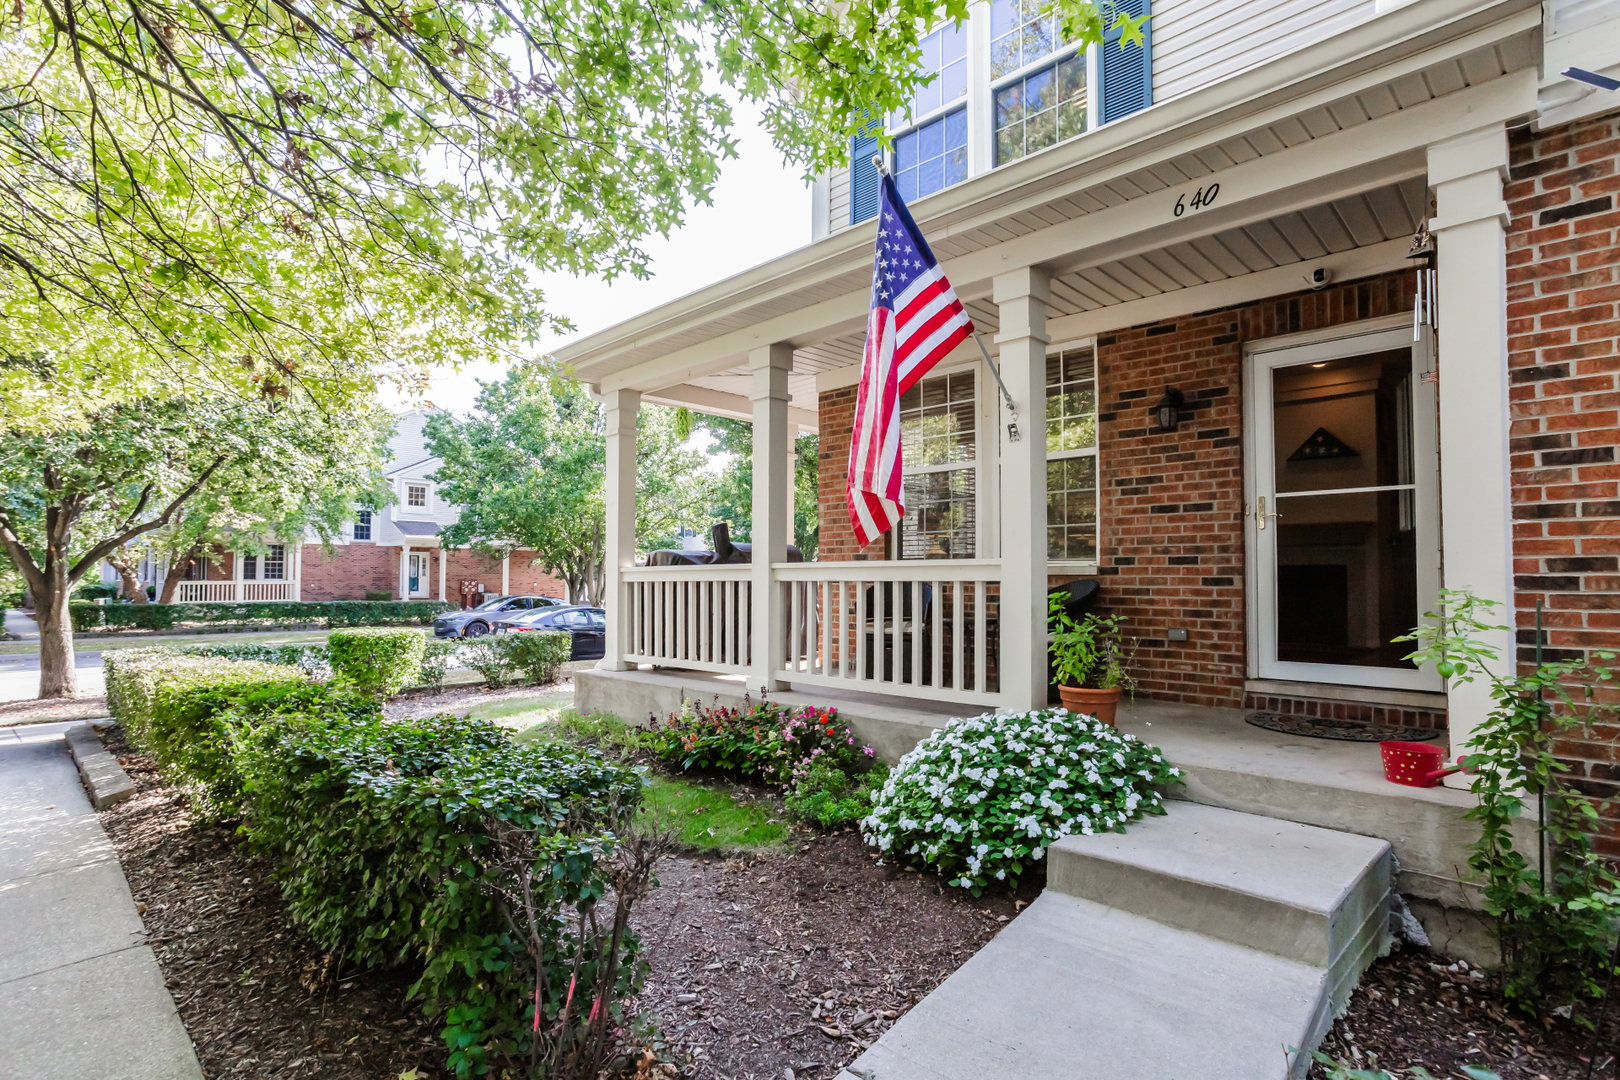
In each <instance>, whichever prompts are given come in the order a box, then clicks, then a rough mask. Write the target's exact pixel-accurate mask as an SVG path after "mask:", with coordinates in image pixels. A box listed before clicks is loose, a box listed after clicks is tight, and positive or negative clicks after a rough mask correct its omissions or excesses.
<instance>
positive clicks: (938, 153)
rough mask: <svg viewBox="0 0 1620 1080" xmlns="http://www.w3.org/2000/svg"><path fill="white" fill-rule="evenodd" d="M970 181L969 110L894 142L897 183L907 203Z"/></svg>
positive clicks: (947, 116)
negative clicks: (968, 149)
mask: <svg viewBox="0 0 1620 1080" xmlns="http://www.w3.org/2000/svg"><path fill="white" fill-rule="evenodd" d="M966 179H967V110H966V109H957V110H956V111H955V112H953V113H949V114H947V115H945V116H942V117H940V118H939V119H938V120H935V121H933V122H931V123H927V124H924V125H923V126H922V127H920V128H918V129H917V130H915V131H912V132H909V133H908V134H905V135H902V136H900V137H899V138H898V139H896V140H895V141H894V183H895V187H896V188H898V189H899V191H900V197H901V198H902V199H904V200H906V201H907V202H910V201H912V200H913V199H920V198H922V197H923V196H924V195H932V194H933V193H934V192H936V191H941V190H943V189H945V188H948V187H950V186H951V185H952V184H960V183H961V182H962V181H963V180H966Z"/></svg>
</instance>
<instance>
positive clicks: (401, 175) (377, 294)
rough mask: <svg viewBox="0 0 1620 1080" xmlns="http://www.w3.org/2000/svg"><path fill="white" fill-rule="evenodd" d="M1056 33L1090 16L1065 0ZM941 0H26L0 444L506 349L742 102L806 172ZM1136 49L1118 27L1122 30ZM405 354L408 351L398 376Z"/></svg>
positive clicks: (10, 39) (909, 82) (870, 106)
mask: <svg viewBox="0 0 1620 1080" xmlns="http://www.w3.org/2000/svg"><path fill="white" fill-rule="evenodd" d="M1060 3H1061V4H1062V7H1063V10H1064V12H1065V25H1066V27H1067V28H1068V29H1069V30H1070V33H1071V36H1072V37H1075V38H1079V39H1084V40H1101V36H1102V32H1103V29H1104V23H1105V22H1106V21H1107V18H1109V17H1112V18H1113V19H1114V22H1115V23H1116V24H1117V23H1119V22H1120V21H1121V18H1120V17H1118V16H1117V15H1115V16H1108V15H1104V14H1103V13H1102V12H1099V10H1098V8H1097V7H1096V6H1095V5H1093V4H1091V3H1089V2H1085V0H1060ZM966 13H967V4H966V0H869V2H860V3H853V4H846V3H826V2H824V0H415V2H409V3H405V2H400V3H387V4H377V3H373V2H372V0H359V2H357V3H353V2H347V0H128V2H127V3H122V4H115V5H112V4H105V3H100V2H96V0H28V2H26V3H24V2H21V0H19V3H18V4H17V5H16V6H15V10H14V11H10V12H8V22H12V21H14V22H15V27H13V26H11V25H8V26H7V30H6V36H5V41H4V43H3V44H0V423H3V424H5V425H6V426H8V427H13V428H17V427H21V426H22V425H24V424H25V423H28V422H35V423H37V424H38V426H39V427H40V429H42V430H47V429H50V428H51V427H52V426H60V425H61V424H63V423H70V422H71V423H78V424H83V423H84V422H85V420H86V418H87V417H88V416H90V415H91V414H93V413H96V412H97V411H98V410H102V409H105V408H107V407H109V406H111V405H114V404H118V403H121V402H133V401H138V400H144V399H147V398H154V397H160V396H162V395H163V394H164V393H165V392H166V388H168V387H172V386H175V385H180V384H188V385H190V384H194V383H195V382H196V381H197V380H198V379H199V378H202V377H203V376H204V375H206V377H207V380H208V381H209V383H210V384H211V385H214V386H217V387H222V388H227V389H234V390H236V391H238V392H243V391H246V390H248V389H250V388H252V387H254V386H256V385H258V383H259V382H260V381H262V380H264V379H275V380H283V381H286V380H290V381H293V382H298V383H301V384H302V385H303V388H304V390H305V392H307V393H310V394H320V393H322V392H324V388H325V387H326V386H327V385H328V384H330V386H332V387H335V388H338V389H348V390H353V389H356V388H358V389H359V390H361V391H365V390H367V389H369V386H368V384H369V381H370V380H371V379H373V378H375V377H379V376H392V377H393V378H395V379H396V380H397V381H402V382H406V383H409V382H411V381H412V380H413V379H415V378H417V377H418V376H419V375H420V374H421V372H422V371H424V370H425V369H426V368H428V367H430V366H432V365H435V364H439V363H450V364H454V363H456V362H459V361H462V360H468V359H492V358H501V357H512V356H514V355H516V354H517V353H518V352H519V351H521V348H522V346H523V345H525V344H526V343H528V342H531V341H533V340H534V339H535V336H536V335H537V333H538V332H539V331H540V330H541V329H542V328H543V326H544V325H545V323H546V322H547V321H548V320H549V319H551V318H552V316H551V314H550V313H548V311H547V310H546V308H545V305H544V303H543V298H542V297H541V295H540V294H539V292H538V291H537V290H535V289H534V288H533V287H532V286H531V285H530V284H529V283H528V280H529V274H530V273H531V272H532V271H533V270H536V269H538V270H542V271H545V270H566V271H569V272H573V273H576V274H582V273H600V274H603V275H606V276H608V277H610V278H611V277H612V276H614V275H617V274H621V273H638V274H639V273H643V272H645V269H646V264H647V259H646V255H645V254H644V252H643V251H642V249H641V248H640V246H639V244H640V241H641V240H642V238H644V237H646V236H648V235H651V234H653V233H666V234H667V233H668V231H669V230H670V229H672V228H674V227H676V226H677V225H678V224H679V223H680V222H681V220H682V216H683V214H684V212H685V210H686V208H687V207H688V206H689V205H691V204H692V203H693V202H694V201H707V200H708V198H709V195H710V192H711V191H712V189H713V186H714V183H715V180H716V178H717V176H718V173H719V163H720V161H721V160H723V159H724V158H726V157H728V156H731V155H732V154H733V153H734V152H735V143H734V140H733V139H732V137H731V128H732V113H731V100H732V99H734V98H736V97H739V96H740V97H741V98H744V99H749V100H753V101H757V102H760V103H761V104H762V106H763V116H764V123H765V126H766V128H767V129H768V130H769V131H770V132H771V134H772V136H773V138H774V139H775V141H776V144H777V146H778V147H779V148H780V149H781V150H782V152H783V153H784V154H785V155H786V156H787V157H788V158H789V159H790V160H792V161H794V162H797V163H800V164H802V165H803V166H804V167H805V168H806V170H807V171H808V172H814V171H818V170H821V169H825V168H831V167H834V166H840V165H842V164H845V163H846V162H847V156H848V152H849V139H850V136H851V135H852V134H854V133H855V132H856V131H857V130H858V129H859V128H861V127H862V126H863V125H865V124H866V123H867V122H868V119H869V118H870V117H872V116H882V115H887V114H888V113H889V112H891V111H893V110H895V109H899V108H903V107H904V106H905V104H906V103H907V102H908V101H909V100H910V99H911V97H912V94H913V93H914V91H915V90H916V88H917V86H918V84H919V79H920V76H919V75H918V74H917V70H916V69H917V64H916V61H917V59H918V58H919V56H920V55H921V54H920V49H919V44H918V42H919V37H920V35H922V34H923V33H926V32H927V31H928V30H929V29H930V28H931V24H932V23H933V22H934V21H936V19H937V18H939V17H940V16H942V15H943V16H945V17H949V18H955V19H958V20H960V19H961V18H963V17H965V15H966ZM1123 21H1124V22H1125V23H1127V24H1128V29H1129V30H1130V31H1131V32H1134V31H1135V28H1136V26H1137V25H1139V20H1138V21H1136V22H1132V21H1131V20H1128V19H1126V20H1123ZM401 358H406V359H401Z"/></svg>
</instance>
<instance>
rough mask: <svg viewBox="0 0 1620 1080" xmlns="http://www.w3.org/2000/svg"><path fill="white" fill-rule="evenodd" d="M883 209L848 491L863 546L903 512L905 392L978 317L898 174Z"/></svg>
mask: <svg viewBox="0 0 1620 1080" xmlns="http://www.w3.org/2000/svg"><path fill="white" fill-rule="evenodd" d="M878 210H879V213H878V232H877V253H876V256H875V257H874V259H873V262H872V311H871V314H870V315H869V316H868V317H867V321H866V349H865V351H864V353H863V354H862V356H861V389H860V393H859V395H858V396H857V397H856V399H855V430H854V432H853V433H852V435H851V437H850V443H849V480H848V482H847V484H846V485H845V489H844V495H845V498H846V499H847V501H848V503H849V520H850V524H851V525H853V526H854V528H855V540H856V542H857V543H859V544H860V545H861V546H862V547H865V546H866V545H867V544H870V543H871V542H872V541H874V540H876V539H877V538H878V537H880V536H882V535H883V534H884V533H885V532H887V531H888V530H889V529H891V528H893V527H894V524H895V523H896V522H897V521H899V520H900V517H901V515H902V514H904V513H905V493H904V491H903V490H902V488H901V484H900V395H901V394H904V393H905V392H906V391H907V390H910V389H911V387H912V385H913V384H914V383H916V381H917V380H918V379H920V378H922V377H923V376H924V375H926V374H928V371H929V369H930V368H932V367H933V366H934V365H935V364H937V363H939V362H940V360H942V359H944V358H945V355H946V354H947V353H949V352H950V351H951V350H952V349H954V348H955V347H956V346H957V345H958V344H959V343H961V342H963V341H965V340H967V338H968V336H969V335H970V334H972V333H973V320H972V319H969V318H968V316H967V312H965V311H963V310H962V302H961V301H960V300H958V299H957V298H956V290H955V289H952V288H951V283H950V282H949V281H947V280H946V279H945V274H944V273H943V272H942V271H941V270H940V268H939V263H938V262H937V261H935V259H934V253H933V252H932V251H930V250H928V241H926V240H924V239H923V236H922V232H921V231H920V230H919V229H918V228H917V223H916V222H915V221H913V220H911V212H910V211H908V210H907V209H906V204H905V203H904V202H902V201H901V199H900V193H899V192H898V191H896V190H895V187H894V178H893V177H890V176H885V177H884V178H883V191H882V194H881V195H880V196H879V200H878Z"/></svg>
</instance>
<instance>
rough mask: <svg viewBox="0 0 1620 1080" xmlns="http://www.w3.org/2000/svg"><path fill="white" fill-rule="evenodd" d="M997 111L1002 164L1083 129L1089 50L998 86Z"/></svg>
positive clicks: (1068, 137)
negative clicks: (1086, 52) (1086, 56)
mask: <svg viewBox="0 0 1620 1080" xmlns="http://www.w3.org/2000/svg"><path fill="white" fill-rule="evenodd" d="M994 116H995V120H994V122H995V126H996V164H997V165H1001V164H1004V163H1006V162H1008V161H1015V160H1017V159H1018V158H1021V157H1023V156H1024V155H1025V154H1033V153H1034V152H1035V151H1037V150H1043V149H1045V148H1046V147H1048V146H1051V145H1053V144H1054V143H1059V142H1062V141H1063V140H1064V139H1072V138H1074V137H1075V136H1076V135H1080V134H1083V133H1084V132H1085V130H1086V58H1085V54H1084V53H1075V54H1074V55H1072V56H1069V57H1066V58H1065V59H1062V60H1059V61H1058V62H1057V63H1055V64H1053V65H1052V66H1051V67H1047V68H1042V69H1041V70H1040V71H1037V72H1034V73H1032V74H1029V75H1024V76H1021V77H1019V78H1016V79H1014V80H1013V81H1012V82H1010V83H1008V84H1006V85H1005V86H1001V87H998V88H997V89H996V92H995V113H994Z"/></svg>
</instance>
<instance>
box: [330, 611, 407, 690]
mask: <svg viewBox="0 0 1620 1080" xmlns="http://www.w3.org/2000/svg"><path fill="white" fill-rule="evenodd" d="M426 645H427V638H425V637H423V636H422V633H421V631H419V630H385V629H382V628H379V627H370V628H366V629H358V630H333V631H332V632H331V634H329V635H327V638H326V654H327V657H328V658H329V659H330V661H331V664H332V674H333V676H334V677H336V678H339V679H343V680H346V681H347V682H349V683H352V684H353V685H354V686H355V687H356V688H357V689H359V690H360V691H361V692H363V693H367V694H372V695H374V696H376V697H393V696H394V695H395V694H397V693H399V692H400V691H401V690H403V689H405V687H406V686H408V685H410V684H412V683H414V682H415V681H416V680H417V679H418V678H420V677H421V675H422V656H423V653H424V652H425V651H426Z"/></svg>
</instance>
